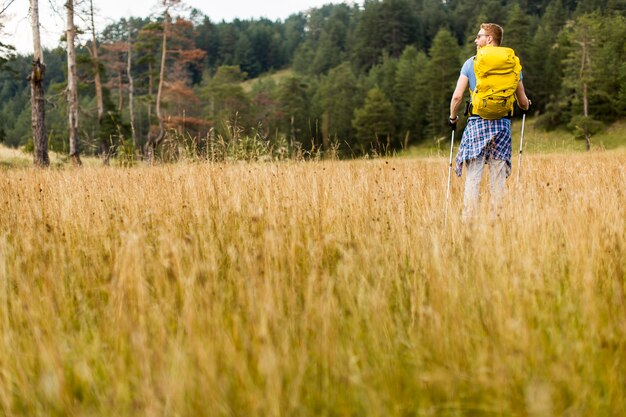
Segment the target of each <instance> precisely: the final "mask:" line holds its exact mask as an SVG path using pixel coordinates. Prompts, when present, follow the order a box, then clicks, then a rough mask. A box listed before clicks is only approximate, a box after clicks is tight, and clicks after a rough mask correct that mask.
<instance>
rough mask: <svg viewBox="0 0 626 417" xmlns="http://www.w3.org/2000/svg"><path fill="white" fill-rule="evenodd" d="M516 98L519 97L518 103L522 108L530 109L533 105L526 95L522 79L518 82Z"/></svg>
mask: <svg viewBox="0 0 626 417" xmlns="http://www.w3.org/2000/svg"><path fill="white" fill-rule="evenodd" d="M515 98H516V99H517V104H518V105H519V106H520V108H521V109H522V110H528V108H529V107H530V105H531V101H530V100H529V99H528V97H526V91H525V90H524V83H523V82H522V80H519V83H518V84H517V89H516V90H515Z"/></svg>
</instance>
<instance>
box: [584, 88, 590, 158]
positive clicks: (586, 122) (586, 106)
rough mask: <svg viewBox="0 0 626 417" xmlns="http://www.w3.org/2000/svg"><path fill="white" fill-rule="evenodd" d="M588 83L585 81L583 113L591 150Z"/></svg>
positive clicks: (586, 139) (586, 135)
mask: <svg viewBox="0 0 626 417" xmlns="http://www.w3.org/2000/svg"><path fill="white" fill-rule="evenodd" d="M587 90H588V86H587V83H583V115H584V116H585V145H586V147H587V150H588V151H589V150H591V135H590V134H589V98H588V94H587Z"/></svg>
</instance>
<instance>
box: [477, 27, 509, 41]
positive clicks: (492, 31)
mask: <svg viewBox="0 0 626 417" xmlns="http://www.w3.org/2000/svg"><path fill="white" fill-rule="evenodd" d="M480 28H481V29H483V30H484V31H485V32H486V33H487V35H489V36H491V37H492V38H493V42H494V43H495V44H496V46H500V44H501V43H502V35H503V34H504V29H502V26H500V25H498V24H496V23H483V24H481V25H480Z"/></svg>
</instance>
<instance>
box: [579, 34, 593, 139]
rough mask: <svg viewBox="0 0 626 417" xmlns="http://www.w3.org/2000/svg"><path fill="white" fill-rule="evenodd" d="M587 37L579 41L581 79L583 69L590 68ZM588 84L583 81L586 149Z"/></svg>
mask: <svg viewBox="0 0 626 417" xmlns="http://www.w3.org/2000/svg"><path fill="white" fill-rule="evenodd" d="M588 46H589V45H588V42H587V38H586V36H585V38H584V39H583V41H582V42H581V47H582V60H581V61H582V62H581V65H580V78H581V79H582V80H586V77H585V76H586V74H585V70H587V71H590V70H591V58H590V57H589V48H588ZM588 89H589V85H588V84H587V81H583V116H584V117H585V119H584V120H585V128H584V131H585V146H586V148H587V150H588V151H589V150H591V135H590V134H589V94H588Z"/></svg>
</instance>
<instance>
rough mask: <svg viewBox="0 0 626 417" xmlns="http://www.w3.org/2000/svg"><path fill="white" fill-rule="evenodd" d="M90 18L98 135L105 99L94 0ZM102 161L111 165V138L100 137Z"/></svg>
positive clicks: (91, 3)
mask: <svg viewBox="0 0 626 417" xmlns="http://www.w3.org/2000/svg"><path fill="white" fill-rule="evenodd" d="M89 6H90V9H89V11H90V16H89V17H90V19H91V50H90V51H89V52H91V58H92V60H93V73H94V84H95V89H96V106H97V108H98V136H100V135H101V134H102V133H101V131H100V129H101V127H102V119H103V118H104V99H103V97H102V78H101V77H100V57H99V56H98V40H97V38H96V24H95V22H94V13H93V0H90V2H89ZM100 144H101V152H102V163H103V164H104V165H109V157H110V155H111V144H110V138H103V137H100Z"/></svg>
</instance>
